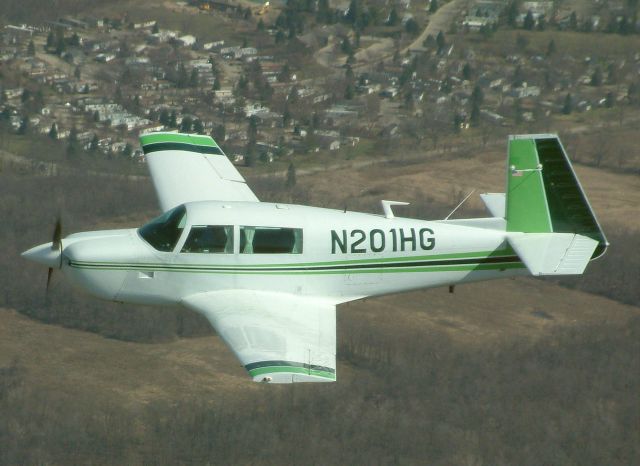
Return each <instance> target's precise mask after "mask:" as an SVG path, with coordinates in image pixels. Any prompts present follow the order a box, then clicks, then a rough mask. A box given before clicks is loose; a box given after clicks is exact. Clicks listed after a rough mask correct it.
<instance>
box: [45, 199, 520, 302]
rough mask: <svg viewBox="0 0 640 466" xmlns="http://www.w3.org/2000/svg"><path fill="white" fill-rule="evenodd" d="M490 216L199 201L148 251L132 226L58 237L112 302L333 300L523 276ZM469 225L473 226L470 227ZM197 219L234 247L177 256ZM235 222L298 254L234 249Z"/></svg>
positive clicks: (66, 257)
mask: <svg viewBox="0 0 640 466" xmlns="http://www.w3.org/2000/svg"><path fill="white" fill-rule="evenodd" d="M498 221H500V219H479V220H478V221H476V222H475V223H474V220H466V221H465V225H460V224H457V222H456V221H423V220H416V219H409V218H399V217H394V218H386V217H385V216H383V215H375V214H365V213H356V212H342V211H338V210H330V209H323V208H315V207H306V206H299V205H286V204H270V203H250V202H218V201H201V202H194V203H188V204H186V221H185V223H184V225H183V228H181V233H180V236H179V239H178V240H177V242H176V244H175V246H174V247H173V248H172V250H170V251H159V250H157V249H155V248H154V247H153V246H152V245H151V244H149V243H148V242H147V241H145V240H144V239H143V237H142V236H141V234H140V232H139V230H138V229H125V230H107V231H96V232H86V233H77V234H72V235H70V236H68V237H67V238H65V239H63V241H62V244H63V251H62V260H61V263H62V266H61V268H62V270H63V272H64V274H65V275H66V276H68V278H69V279H70V280H71V282H72V283H74V284H75V285H77V286H79V287H80V288H83V289H85V290H87V291H88V292H90V293H91V294H93V295H96V296H98V297H100V298H103V299H108V300H114V301H120V302H131V303H141V304H176V303H179V302H180V300H181V298H182V297H186V296H190V295H194V294H197V293H204V292H211V291H215V290H242V289H247V290H257V291H269V292H282V293H288V294H293V295H300V296H312V297H318V298H321V299H323V300H325V301H329V302H332V303H335V304H337V303H341V302H346V301H351V300H354V299H359V298H363V297H367V296H379V295H384V294H389V293H396V292H403V291H409V290H414V289H420V288H429V287H436V286H443V285H445V286H446V285H453V284H456V283H461V282H472V281H478V280H489V279H494V278H504V277H508V276H513V275H520V274H526V269H525V267H524V265H523V264H522V262H521V261H520V260H519V259H518V258H517V256H515V254H514V253H513V251H512V250H511V249H510V248H508V247H507V244H506V241H505V232H504V231H503V230H500V229H494V228H483V227H482V226H484V225H485V224H486V223H487V222H494V224H495V223H496V222H498ZM476 223H477V224H478V225H479V226H480V227H477V226H468V225H474V224H476ZM203 225H213V226H216V225H224V226H226V227H228V228H230V229H232V231H233V242H232V243H233V251H231V250H229V251H227V252H226V253H225V252H218V253H202V252H200V253H190V252H182V251H183V247H184V244H185V241H186V240H187V236H188V234H189V231H190V229H191V227H192V226H203ZM243 226H251V227H273V228H293V229H300V230H301V231H302V239H301V240H302V247H301V251H298V252H296V253H246V252H242V251H241V249H240V246H241V245H240V236H241V235H240V228H242V227H243ZM229 231H231V230H229ZM43 246H45V245H43ZM46 246H49V245H46Z"/></svg>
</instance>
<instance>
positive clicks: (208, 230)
mask: <svg viewBox="0 0 640 466" xmlns="http://www.w3.org/2000/svg"><path fill="white" fill-rule="evenodd" d="M182 252H191V253H220V252H222V253H226V254H233V227H232V226H218V225H213V226H212V225H194V226H192V227H191V231H190V232H189V236H188V237H187V240H186V241H185V242H184V246H182Z"/></svg>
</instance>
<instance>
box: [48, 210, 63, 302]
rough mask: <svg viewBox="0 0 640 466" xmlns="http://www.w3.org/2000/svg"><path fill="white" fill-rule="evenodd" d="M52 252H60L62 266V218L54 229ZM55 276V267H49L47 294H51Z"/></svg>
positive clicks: (57, 220) (57, 221) (58, 219)
mask: <svg viewBox="0 0 640 466" xmlns="http://www.w3.org/2000/svg"><path fill="white" fill-rule="evenodd" d="M51 250H52V251H58V255H59V256H60V265H58V268H60V266H61V265H62V221H61V220H60V216H58V218H57V219H56V225H55V227H54V228H53V239H52V240H51ZM52 275H53V267H49V271H48V272H47V293H49V285H50V284H51V276H52Z"/></svg>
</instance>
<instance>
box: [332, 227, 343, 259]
mask: <svg viewBox="0 0 640 466" xmlns="http://www.w3.org/2000/svg"><path fill="white" fill-rule="evenodd" d="M336 245H338V247H339V248H340V251H341V252H342V253H346V252H347V230H342V241H341V240H340V237H339V236H338V233H336V231H335V230H331V254H335V253H336Z"/></svg>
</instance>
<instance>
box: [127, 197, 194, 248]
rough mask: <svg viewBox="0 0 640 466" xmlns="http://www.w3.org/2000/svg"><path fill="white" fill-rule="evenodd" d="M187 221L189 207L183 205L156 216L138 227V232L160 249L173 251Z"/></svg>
mask: <svg viewBox="0 0 640 466" xmlns="http://www.w3.org/2000/svg"><path fill="white" fill-rule="evenodd" d="M186 223H187V209H186V208H185V207H184V206H183V205H181V206H178V207H176V208H174V209H171V210H168V211H166V212H165V213H164V214H162V215H161V216H160V217H157V218H154V219H153V220H151V221H150V222H149V223H147V224H146V225H145V226H143V227H141V228H140V229H138V233H140V236H142V238H143V239H144V240H145V241H146V242H147V243H149V244H150V245H151V246H153V247H154V248H156V249H157V250H158V251H173V248H175V246H176V243H177V242H178V239H179V238H180V234H181V233H182V230H184V225H185V224H186Z"/></svg>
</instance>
